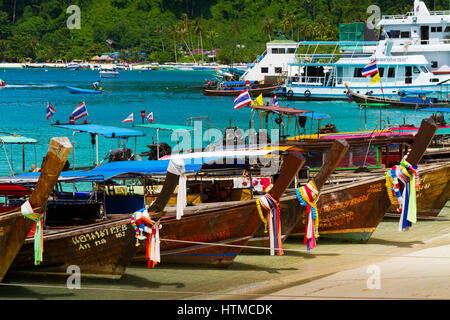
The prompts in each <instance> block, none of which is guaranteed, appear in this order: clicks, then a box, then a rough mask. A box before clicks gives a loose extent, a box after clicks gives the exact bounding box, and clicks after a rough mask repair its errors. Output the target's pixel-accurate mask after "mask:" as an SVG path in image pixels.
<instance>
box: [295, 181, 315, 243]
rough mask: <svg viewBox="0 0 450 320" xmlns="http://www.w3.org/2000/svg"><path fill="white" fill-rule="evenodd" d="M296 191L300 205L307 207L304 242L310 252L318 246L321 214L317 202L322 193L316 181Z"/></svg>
mask: <svg viewBox="0 0 450 320" xmlns="http://www.w3.org/2000/svg"><path fill="white" fill-rule="evenodd" d="M295 192H296V194H297V199H298V201H299V202H300V205H302V206H304V207H306V217H307V223H306V231H305V237H304V240H303V242H304V244H305V245H306V250H307V251H308V252H309V250H310V249H314V248H315V247H316V238H318V237H319V214H318V211H317V205H316V203H317V200H318V199H319V195H320V193H319V190H317V187H316V184H315V183H314V181H311V182H309V183H308V184H307V185H306V186H303V187H301V188H298V189H297V190H295Z"/></svg>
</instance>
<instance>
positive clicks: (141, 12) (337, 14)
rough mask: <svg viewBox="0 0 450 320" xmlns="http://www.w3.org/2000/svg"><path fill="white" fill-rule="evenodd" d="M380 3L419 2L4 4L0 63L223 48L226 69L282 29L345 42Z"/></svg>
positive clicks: (407, 1) (183, 57) (394, 9)
mask: <svg viewBox="0 0 450 320" xmlns="http://www.w3.org/2000/svg"><path fill="white" fill-rule="evenodd" d="M430 2H431V1H426V3H427V5H428V6H429V9H430V10H431V9H434V8H433V7H432V5H434V6H435V9H436V10H444V9H448V3H447V2H446V1H443V0H442V1H439V0H436V1H434V2H433V3H430ZM13 3H15V4H16V7H15V8H16V9H15V11H14V9H13V8H14V6H13ZM72 4H75V5H78V6H79V7H80V8H81V29H80V30H69V29H68V28H67V25H66V21H67V19H68V17H69V14H68V13H67V12H66V10H67V8H68V7H69V6H70V5H72ZM372 4H376V5H378V6H380V8H381V10H382V14H404V13H406V12H407V11H411V9H412V4H413V0H375V1H373V0H370V1H369V0H360V1H354V0H277V1H274V0H70V1H69V0H30V1H24V0H10V1H6V0H4V1H3V0H0V59H1V60H8V61H20V60H24V59H25V58H32V59H34V60H38V61H46V60H57V59H64V60H72V59H83V60H86V59H90V58H92V57H93V56H94V55H97V54H101V53H103V52H112V51H121V52H128V54H129V55H128V57H127V59H128V60H131V61H142V60H143V59H150V60H153V61H158V62H167V61H174V59H175V55H176V56H177V60H178V61H194V59H195V61H199V60H201V59H202V57H201V55H196V56H194V57H192V56H191V55H190V52H191V51H193V50H195V49H197V50H198V49H202V48H203V49H205V50H213V49H220V53H219V55H218V57H217V58H218V61H219V62H222V63H230V62H251V61H254V60H255V58H256V57H257V55H258V54H261V53H262V52H263V51H264V49H265V43H266V42H267V41H268V40H271V39H272V38H273V32H274V31H275V30H277V29H278V30H281V31H282V32H283V33H284V34H285V36H286V37H287V38H288V39H292V40H295V41H302V40H338V25H339V24H340V23H345V22H357V21H360V20H361V19H367V18H368V17H369V14H367V13H366V9H367V7H368V6H369V5H372ZM13 20H14V21H13ZM109 39H111V40H112V41H113V43H112V44H109V43H107V42H106V41H107V40H109ZM179 44H183V48H184V50H185V52H181V51H179V50H178V48H179ZM236 45H240V46H236ZM233 48H234V50H233ZM141 52H146V53H147V55H146V56H143V55H141V54H140V53H141ZM203 59H205V60H207V59H206V58H205V57H203Z"/></svg>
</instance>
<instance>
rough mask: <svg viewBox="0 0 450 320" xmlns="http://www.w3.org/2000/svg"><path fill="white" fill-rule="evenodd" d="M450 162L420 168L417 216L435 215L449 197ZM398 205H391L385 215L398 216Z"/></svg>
mask: <svg viewBox="0 0 450 320" xmlns="http://www.w3.org/2000/svg"><path fill="white" fill-rule="evenodd" d="M449 177H450V162H445V163H442V164H439V163H438V164H436V165H434V166H433V168H430V169H424V170H420V167H419V178H420V187H419V189H418V190H417V217H418V218H420V217H437V216H438V215H439V213H440V212H441V210H442V208H443V207H444V206H445V204H446V203H447V201H448V198H449V197H450V179H449ZM397 208H398V206H395V205H391V206H390V207H389V209H388V213H387V214H386V216H388V217H400V214H399V213H398V212H397Z"/></svg>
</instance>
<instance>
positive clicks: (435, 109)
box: [420, 108, 450, 112]
mask: <svg viewBox="0 0 450 320" xmlns="http://www.w3.org/2000/svg"><path fill="white" fill-rule="evenodd" d="M420 111H430V112H450V108H424V109H420Z"/></svg>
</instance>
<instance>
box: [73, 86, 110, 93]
mask: <svg viewBox="0 0 450 320" xmlns="http://www.w3.org/2000/svg"><path fill="white" fill-rule="evenodd" d="M67 90H68V91H69V92H70V93H73V94H102V93H103V90H102V89H99V90H93V89H83V88H76V87H70V86H67Z"/></svg>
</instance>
